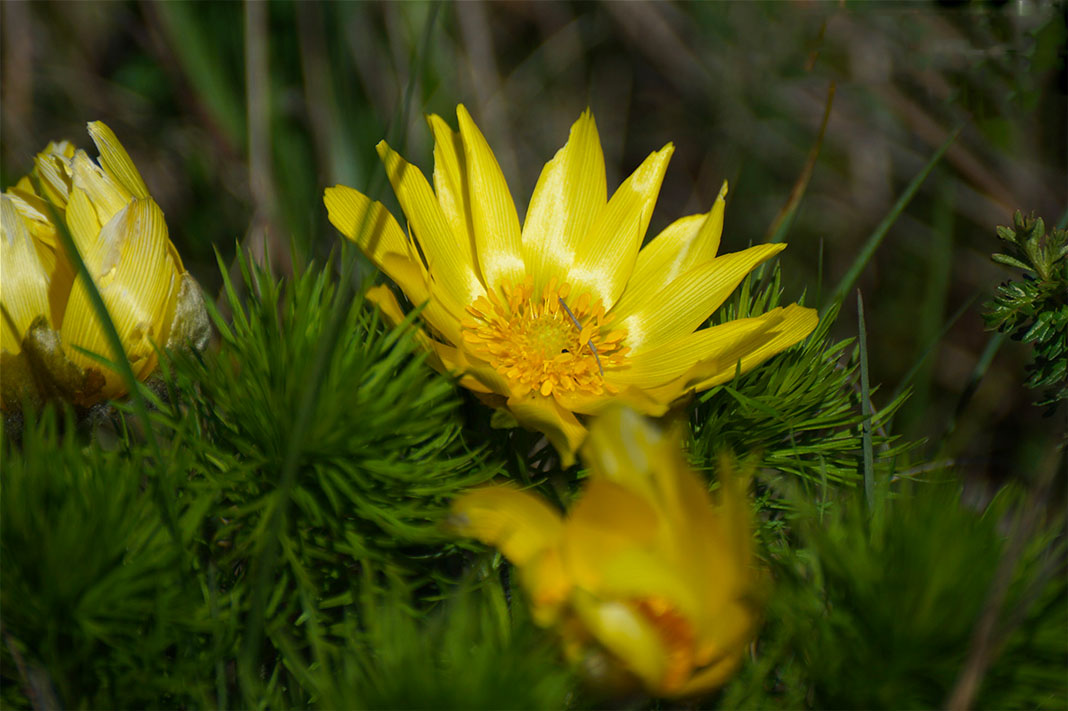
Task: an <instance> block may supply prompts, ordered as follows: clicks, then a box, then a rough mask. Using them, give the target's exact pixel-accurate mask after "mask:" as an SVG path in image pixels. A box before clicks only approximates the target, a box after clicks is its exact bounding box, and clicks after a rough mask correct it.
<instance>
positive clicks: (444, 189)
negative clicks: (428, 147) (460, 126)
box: [426, 114, 485, 285]
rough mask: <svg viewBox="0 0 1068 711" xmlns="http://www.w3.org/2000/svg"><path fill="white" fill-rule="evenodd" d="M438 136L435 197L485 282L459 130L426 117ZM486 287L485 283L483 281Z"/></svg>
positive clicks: (435, 154)
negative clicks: (477, 254) (477, 249)
mask: <svg viewBox="0 0 1068 711" xmlns="http://www.w3.org/2000/svg"><path fill="white" fill-rule="evenodd" d="M426 120H427V123H428V124H429V125H430V130H431V132H432V133H433V134H434V194H435V195H437V198H438V204H440V205H441V211H442V212H443V213H444V214H445V219H446V220H448V222H449V226H450V227H451V228H452V233H453V237H454V238H455V239H456V241H457V243H458V244H459V245H460V248H461V249H463V250H464V252H465V253H466V254H468V255H470V257H471V260H470V261H471V263H472V268H473V269H474V270H475V272H476V274H477V275H478V277H479V279H483V277H482V271H481V269H480V267H479V265H478V259H476V258H475V257H474V255H475V254H476V247H475V224H474V217H472V214H471V202H472V199H471V185H470V184H469V183H468V182H467V157H466V156H465V155H464V144H463V140H462V139H461V138H460V134H459V132H457V131H453V130H452V128H451V127H450V126H449V125H448V124H447V123H446V122H445V120H444V119H443V118H441V117H440V116H438V115H436V114H430V115H428V116H427V117H426ZM482 283H483V285H485V281H484V280H483V282H482Z"/></svg>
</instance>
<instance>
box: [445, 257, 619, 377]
mask: <svg viewBox="0 0 1068 711" xmlns="http://www.w3.org/2000/svg"><path fill="white" fill-rule="evenodd" d="M494 291H495V290H492V289H491V290H490V291H488V292H487V293H486V296H482V297H479V298H478V299H476V300H475V301H474V302H473V303H472V304H471V305H469V306H468V307H467V313H468V314H469V315H470V316H471V317H473V318H466V319H464V320H463V322H462V324H461V325H462V326H463V330H464V343H465V345H466V346H467V348H468V349H469V350H470V352H471V353H472V354H473V355H475V356H477V357H479V358H482V359H483V360H485V361H486V362H488V363H489V364H490V365H492V366H493V367H494V368H495V369H496V370H497V372H499V373H501V374H502V375H504V376H505V377H507V378H508V379H509V381H511V385H512V387H513V388H515V391H516V394H517V395H525V394H527V393H529V392H531V391H537V392H538V393H540V394H541V395H542V396H544V397H549V396H550V395H552V394H553V393H561V394H567V393H571V392H576V391H581V392H588V393H593V394H596V395H600V394H602V393H605V392H609V393H614V392H615V388H613V387H612V386H611V385H609V384H608V383H606V382H605V381H604V371H605V368H612V367H619V366H620V365H622V364H623V358H624V356H626V354H627V352H628V350H629V349H628V348H625V347H624V346H623V341H624V339H625V338H626V335H627V332H626V331H625V330H620V329H616V330H613V331H609V330H608V329H607V328H606V326H607V325H608V323H609V322H610V321H611V317H610V316H606V315H605V311H604V306H603V305H602V304H601V302H600V300H597V301H594V300H593V299H592V298H591V297H590V295H589V294H588V293H583V294H581V295H580V296H579V297H578V298H577V299H575V300H573V302H572V304H571V305H570V306H569V305H568V303H567V297H568V296H569V295H570V294H571V286H570V285H569V284H567V283H564V284H559V285H558V283H557V280H556V279H555V278H553V279H551V280H550V281H549V283H548V285H546V287H545V288H544V289H543V290H542V293H541V294H540V296H541V298H540V299H537V298H535V297H534V281H533V279H531V278H530V277H527V279H526V281H524V282H523V283H522V284H520V285H518V286H514V287H513V286H512V285H511V284H510V283H508V282H504V283H502V284H501V291H502V292H503V293H504V297H505V299H504V301H502V300H501V299H500V298H499V297H498V296H497V295H496V294H495V293H494Z"/></svg>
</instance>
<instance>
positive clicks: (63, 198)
mask: <svg viewBox="0 0 1068 711" xmlns="http://www.w3.org/2000/svg"><path fill="white" fill-rule="evenodd" d="M64 144H65V145H64V146H63V148H62V149H60V150H59V151H58V152H57V150H56V149H57V146H56V145H55V144H53V143H49V144H48V147H47V148H46V149H45V150H44V151H43V152H41V153H38V154H37V156H36V157H35V158H34V161H33V164H34V170H36V172H37V176H38V177H39V178H40V181H41V188H42V190H43V191H44V195H42V196H40V197H42V198H47V199H48V200H49V201H50V202H52V203H53V204H54V205H55V206H56V207H58V208H60V209H63V208H64V207H65V206H66V204H67V199H68V197H69V195H70V188H71V159H72V158H73V157H74V152H73V151H74V146H73V145H71V144H69V143H66V142H64ZM20 185H21V183H20ZM35 194H36V193H35Z"/></svg>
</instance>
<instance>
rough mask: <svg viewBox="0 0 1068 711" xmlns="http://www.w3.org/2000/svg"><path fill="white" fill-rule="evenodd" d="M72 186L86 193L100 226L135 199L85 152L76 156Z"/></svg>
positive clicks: (79, 152)
mask: <svg viewBox="0 0 1068 711" xmlns="http://www.w3.org/2000/svg"><path fill="white" fill-rule="evenodd" d="M72 170H73V179H72V186H73V188H75V189H78V190H83V191H85V194H86V195H87V196H88V197H89V202H90V203H92V205H93V209H94V210H95V211H96V216H97V219H98V220H100V224H106V223H107V222H108V221H110V220H111V218H112V217H114V216H115V215H117V214H118V213H119V211H120V210H122V209H123V208H124V207H126V206H127V205H128V204H129V203H130V201H131V200H133V199H134V196H133V193H131V192H130V191H129V190H127V189H126V188H125V186H123V185H122V183H120V182H118V181H117V180H115V179H114V178H112V177H111V176H110V175H108V174H107V173H106V172H105V171H104V169H103V168H101V167H100V166H99V165H97V164H96V163H95V162H93V160H92V159H91V158H90V157H89V155H88V154H87V153H86V152H85V151H78V152H77V153H75V154H74V160H73V167H72Z"/></svg>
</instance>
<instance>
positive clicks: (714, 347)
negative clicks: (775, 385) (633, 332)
mask: <svg viewBox="0 0 1068 711" xmlns="http://www.w3.org/2000/svg"><path fill="white" fill-rule="evenodd" d="M771 313H773V314H775V315H774V316H768V315H765V316H761V317H756V318H743V319H735V320H733V321H727V322H726V323H723V324H720V325H718V326H713V327H711V328H704V329H701V330H700V331H697V332H696V333H691V334H688V335H685V336H682V337H680V338H676V339H674V340H671V341H668V342H666V343H662V344H660V345H659V346H656V347H652V348H645V349H643V350H641V351H639V352H637V353H635V354H634V355H632V356H631V357H630V358H628V359H627V360H626V363H625V365H624V366H623V367H622V368H619V369H615V368H613V369H611V370H609V371H608V372H607V373H606V374H605V377H606V379H607V380H608V381H609V382H610V383H612V384H613V385H636V386H638V387H640V388H655V387H657V386H660V385H665V384H666V383H668V382H669V381H671V380H673V379H674V378H677V377H679V376H680V375H682V374H683V373H686V372H687V371H689V370H690V369H691V368H693V367H694V366H696V365H697V364H698V363H700V362H702V361H705V360H708V359H709V358H718V359H719V360H720V361H721V362H723V363H726V361H725V360H723V358H724V357H730V356H738V355H739V353H747V352H748V351H743V350H740V348H739V345H740V344H742V345H744V347H748V344H750V343H752V342H753V341H752V338H753V337H754V336H756V335H758V334H760V333H763V332H766V331H769V330H771V329H772V328H774V326H775V325H776V324H777V323H778V320H777V319H778V314H779V312H778V311H774V312H771ZM735 361H737V357H735Z"/></svg>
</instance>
